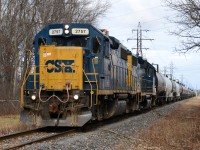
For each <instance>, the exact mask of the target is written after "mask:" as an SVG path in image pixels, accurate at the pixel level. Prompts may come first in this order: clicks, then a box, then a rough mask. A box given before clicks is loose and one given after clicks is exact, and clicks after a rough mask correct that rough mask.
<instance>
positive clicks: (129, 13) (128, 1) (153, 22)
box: [98, 0, 200, 89]
mask: <svg viewBox="0 0 200 150" xmlns="http://www.w3.org/2000/svg"><path fill="white" fill-rule="evenodd" d="M110 1H111V4H112V7H111V9H110V11H109V12H108V13H107V15H106V17H105V18H103V19H101V20H100V21H99V25H98V27H99V28H101V29H107V30H108V31H109V34H110V35H111V36H114V37H116V38H118V39H119V40H120V42H121V43H123V44H124V45H125V46H126V47H127V48H128V49H129V50H131V49H132V48H136V41H134V40H132V41H128V42H127V38H136V32H132V30H133V29H137V26H138V22H140V23H141V26H142V29H144V30H145V29H147V30H150V31H149V32H143V38H147V39H149V38H150V39H154V40H153V41H145V40H144V41H143V47H144V48H149V49H148V50H143V54H144V57H146V58H147V60H148V61H149V62H150V63H157V64H159V65H160V70H161V71H164V67H166V68H167V73H168V74H169V73H170V69H169V68H170V64H171V63H173V66H174V70H173V72H174V77H175V78H176V79H179V80H180V81H181V80H183V82H184V83H185V84H187V85H188V86H190V87H191V86H192V88H194V89H196V87H197V88H200V78H199V74H200V65H199V56H200V52H199V53H191V54H186V55H180V54H178V53H175V52H174V50H175V47H177V48H178V47H179V46H180V41H181V39H179V38H178V37H175V36H172V35H171V34H170V31H174V29H176V28H177V25H175V24H172V23H170V21H169V20H168V19H173V18H175V16H176V12H173V11H172V10H169V9H168V8H167V7H164V3H163V0H110ZM132 52H133V53H134V54H135V53H136V50H132Z"/></svg>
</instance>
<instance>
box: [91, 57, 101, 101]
mask: <svg viewBox="0 0 200 150" xmlns="http://www.w3.org/2000/svg"><path fill="white" fill-rule="evenodd" d="M94 59H95V58H93V59H92V67H93V70H94V77H95V81H96V105H98V104H99V101H98V92H99V91H98V90H99V88H98V81H97V75H96V69H95V67H94Z"/></svg>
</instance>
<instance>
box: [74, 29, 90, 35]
mask: <svg viewBox="0 0 200 150" xmlns="http://www.w3.org/2000/svg"><path fill="white" fill-rule="evenodd" d="M72 34H73V35H88V34H89V30H88V29H87V28H73V29H72Z"/></svg>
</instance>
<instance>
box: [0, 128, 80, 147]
mask: <svg viewBox="0 0 200 150" xmlns="http://www.w3.org/2000/svg"><path fill="white" fill-rule="evenodd" d="M75 130H76V129H68V130H66V129H65V130H62V131H59V132H58V133H57V132H56V133H55V132H54V133H52V132H49V133H47V132H46V131H48V127H43V128H37V129H33V130H28V131H23V132H18V133H14V134H9V135H4V136H1V137H0V149H3V150H10V149H19V148H20V147H24V146H27V145H31V144H35V143H39V142H43V141H48V140H51V139H54V138H58V137H62V136H66V135H69V134H72V133H74V132H75ZM37 133H40V134H43V135H42V136H41V137H38V136H37V135H34V134H37ZM27 137H29V138H30V137H31V140H26V139H27ZM33 137H34V138H33ZM18 138H20V139H21V140H18ZM23 138H24V140H23ZM12 140H14V141H13V142H12ZM10 141H11V142H12V143H10ZM8 143H9V144H8Z"/></svg>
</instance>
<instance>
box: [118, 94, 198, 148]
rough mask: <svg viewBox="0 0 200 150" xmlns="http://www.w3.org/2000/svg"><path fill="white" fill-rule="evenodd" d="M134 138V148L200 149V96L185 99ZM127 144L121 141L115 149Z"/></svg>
mask: <svg viewBox="0 0 200 150" xmlns="http://www.w3.org/2000/svg"><path fill="white" fill-rule="evenodd" d="M134 138H137V140H135V141H134V142H133V141H132V142H133V143H134V144H132V145H133V146H132V149H133V150H198V149H199V150H200V97H197V98H196V97H195V98H192V99H190V100H187V101H183V102H182V104H181V105H180V107H179V108H178V109H177V110H176V111H174V112H172V113H170V114H169V115H167V116H163V118H162V119H160V120H159V121H157V122H156V123H154V124H153V125H152V126H151V127H149V128H147V129H142V130H141V131H140V133H139V134H138V135H137V136H136V137H134ZM123 140H124V139H123ZM122 143H123V144H122ZM125 145H126V143H125V142H124V141H121V142H120V143H119V145H116V147H115V149H117V150H118V149H124V147H125Z"/></svg>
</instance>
